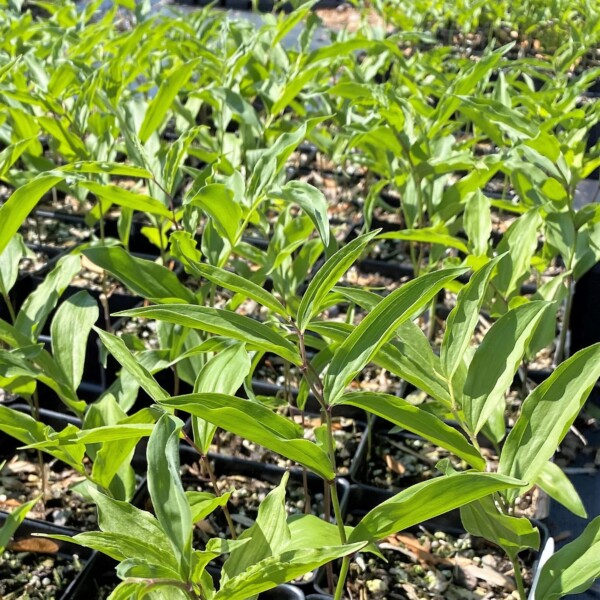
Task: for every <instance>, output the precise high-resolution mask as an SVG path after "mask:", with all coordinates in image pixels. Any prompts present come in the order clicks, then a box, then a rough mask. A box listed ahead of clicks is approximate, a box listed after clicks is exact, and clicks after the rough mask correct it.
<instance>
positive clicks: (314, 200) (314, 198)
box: [271, 181, 329, 248]
mask: <svg viewBox="0 0 600 600" xmlns="http://www.w3.org/2000/svg"><path fill="white" fill-rule="evenodd" d="M271 195H272V196H274V197H275V198H281V199H282V200H284V201H285V202H290V203H293V204H297V205H298V206H299V207H300V208H301V209H302V210H303V211H304V212H305V213H306V214H307V215H308V216H309V217H310V220H311V221H312V222H313V223H314V225H315V227H316V229H317V231H318V232H319V236H321V239H322V240H323V245H324V246H325V248H327V246H329V217H328V215H327V200H326V199H325V196H324V195H323V192H321V191H320V190H318V189H317V188H316V187H314V186H312V185H310V184H309V183H306V182H305V181H289V182H288V183H286V184H285V185H284V186H283V187H282V188H281V189H280V190H277V191H276V192H272V194H271Z"/></svg>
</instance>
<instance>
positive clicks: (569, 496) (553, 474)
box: [535, 461, 587, 519]
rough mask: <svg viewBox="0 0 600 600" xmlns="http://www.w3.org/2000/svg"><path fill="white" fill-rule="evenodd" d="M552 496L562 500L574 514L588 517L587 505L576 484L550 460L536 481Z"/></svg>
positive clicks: (559, 500)
mask: <svg viewBox="0 0 600 600" xmlns="http://www.w3.org/2000/svg"><path fill="white" fill-rule="evenodd" d="M535 482H536V483H537V484H538V485H539V486H540V487H541V488H542V489H543V490H544V491H545V492H546V493H547V494H548V496H550V497H551V498H553V499H554V500H556V501H557V502H560V503H561V504H562V505H563V506H564V507H565V508H567V509H569V510H570V511H571V512H572V513H573V514H574V515H577V516H578V517H581V518H582V519H587V512H586V510H585V506H584V505H583V502H582V501H581V497H580V496H579V494H578V493H577V490H576V489H575V486H574V485H573V484H572V483H571V480H570V479H569V478H568V477H567V475H566V474H565V472H564V471H563V470H562V469H561V468H560V467H559V466H558V465H557V464H555V463H553V462H551V461H548V462H547V463H546V464H545V465H544V466H543V468H542V470H541V471H540V473H539V475H538V476H537V479H536V481H535Z"/></svg>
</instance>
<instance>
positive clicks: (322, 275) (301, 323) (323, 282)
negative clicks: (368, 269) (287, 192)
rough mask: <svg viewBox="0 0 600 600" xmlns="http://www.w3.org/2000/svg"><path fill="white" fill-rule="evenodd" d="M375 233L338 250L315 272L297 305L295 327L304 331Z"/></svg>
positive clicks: (368, 234) (358, 238)
mask: <svg viewBox="0 0 600 600" xmlns="http://www.w3.org/2000/svg"><path fill="white" fill-rule="evenodd" d="M376 235H377V232H376V231H373V232H370V233H366V234H364V235H361V236H359V237H357V238H356V239H354V240H352V241H351V242H350V243H349V244H346V246H344V247H343V248H342V249H340V250H338V251H337V252H336V253H335V254H334V255H333V256H332V257H331V258H330V259H329V260H328V261H327V262H326V263H325V264H324V265H323V266H322V267H321V268H320V269H319V270H318V271H317V273H316V275H315V276H314V277H313V279H312V280H311V282H310V283H309V284H308V288H307V290H306V292H305V293H304V295H303V296H302V300H301V301H300V306H299V307H298V314H297V315H296V322H297V327H298V329H299V330H300V331H304V330H305V329H306V327H307V326H308V323H309V321H310V320H311V319H312V318H313V317H314V316H315V315H316V314H318V313H319V310H320V307H321V303H322V302H323V300H324V299H325V297H326V296H327V294H328V293H329V292H330V291H331V290H332V289H333V287H334V286H335V284H336V283H337V282H338V281H339V279H340V277H342V275H343V274H344V273H345V272H346V271H347V270H348V269H349V268H350V267H351V266H352V265H353V264H354V262H355V261H356V260H357V258H358V257H359V256H360V255H361V254H362V252H363V250H364V249H365V248H366V247H367V244H368V243H369V242H370V241H371V240H372V239H373V238H374V237H375V236H376Z"/></svg>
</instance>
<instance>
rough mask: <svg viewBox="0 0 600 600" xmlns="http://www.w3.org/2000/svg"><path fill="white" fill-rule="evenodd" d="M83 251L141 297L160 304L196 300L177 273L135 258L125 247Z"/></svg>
mask: <svg viewBox="0 0 600 600" xmlns="http://www.w3.org/2000/svg"><path fill="white" fill-rule="evenodd" d="M83 254H85V256H86V257H87V258H89V259H90V260H91V261H92V262H93V263H94V264H96V265H98V266H99V267H101V268H102V269H104V270H105V271H108V272H109V273H111V274H112V275H114V276H115V277H116V278H117V279H118V280H119V281H121V282H123V284H124V285H126V286H127V287H128V288H129V289H130V290H131V291H132V292H133V293H134V294H137V295H139V296H142V298H146V299H148V300H153V301H155V302H161V303H174V302H181V303H194V302H195V301H196V297H195V296H194V294H193V293H192V292H191V291H190V290H189V289H188V288H186V287H185V286H184V285H183V284H182V283H180V281H179V279H177V275H175V273H173V272H172V271H170V270H169V269H167V268H166V267H163V266H162V265H159V264H156V263H155V262H153V261H151V260H144V259H141V258H135V257H134V256H131V254H129V253H128V252H127V251H126V250H124V249H123V248H120V247H118V246H113V247H110V248H108V247H102V248H101V247H98V248H88V249H86V250H84V251H83Z"/></svg>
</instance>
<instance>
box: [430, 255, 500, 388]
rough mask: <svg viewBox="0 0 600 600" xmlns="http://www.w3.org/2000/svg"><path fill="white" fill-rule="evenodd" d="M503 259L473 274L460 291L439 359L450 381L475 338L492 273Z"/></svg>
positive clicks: (447, 326) (490, 263) (449, 318)
mask: <svg viewBox="0 0 600 600" xmlns="http://www.w3.org/2000/svg"><path fill="white" fill-rule="evenodd" d="M502 259H503V256H498V257H497V258H494V259H493V260H491V261H490V262H489V263H487V264H486V265H484V266H483V267H482V268H481V269H479V270H478V271H477V272H476V273H474V274H473V276H472V277H471V279H470V281H469V283H467V285H465V286H464V287H463V288H462V289H461V291H460V292H459V294H458V298H457V299H456V306H455V307H454V308H453V309H452V311H451V312H450V314H449V315H448V320H447V321H446V331H445V333H444V340H443V342H442V348H441V351H440V359H441V362H442V367H443V369H444V373H445V375H446V377H447V378H448V380H450V381H451V380H452V378H453V377H454V373H455V372H456V370H457V369H458V367H459V365H460V364H461V363H462V360H463V356H464V354H465V352H466V351H467V348H468V347H469V344H470V342H471V338H472V337H473V330H474V329H475V326H476V325H477V321H478V320H479V311H480V310H481V306H482V304H483V301H484V299H485V289H486V287H487V284H488V281H489V279H490V276H491V274H492V271H493V270H494V268H495V267H496V265H497V264H498V262H499V261H500V260H502Z"/></svg>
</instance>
